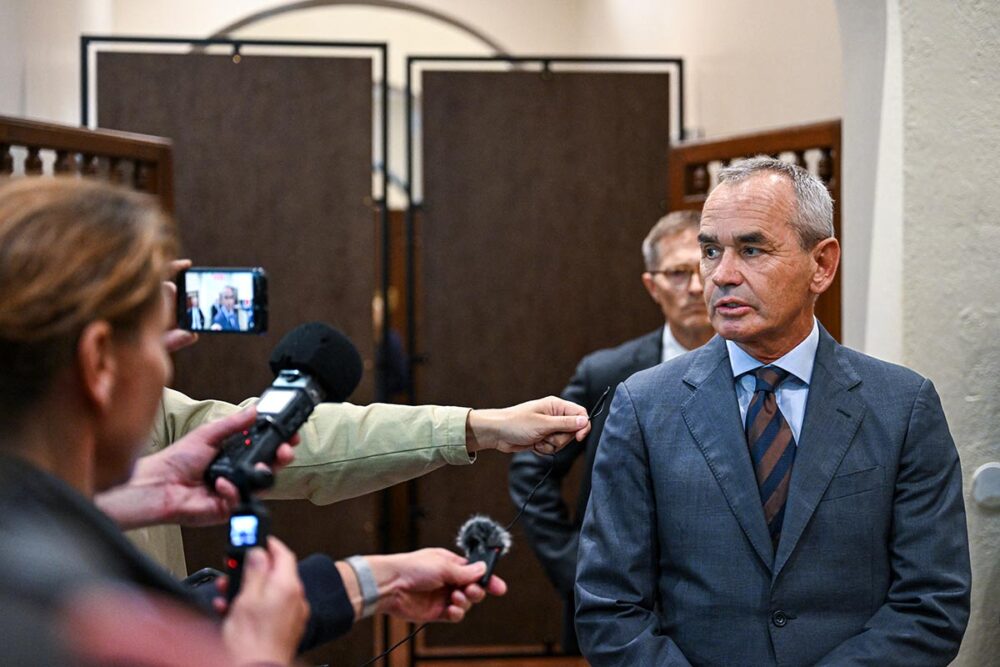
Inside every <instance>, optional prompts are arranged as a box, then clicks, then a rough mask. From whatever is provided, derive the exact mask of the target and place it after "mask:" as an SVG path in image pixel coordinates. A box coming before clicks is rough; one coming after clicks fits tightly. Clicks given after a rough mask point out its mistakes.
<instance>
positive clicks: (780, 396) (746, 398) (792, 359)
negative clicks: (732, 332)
mask: <svg viewBox="0 0 1000 667" xmlns="http://www.w3.org/2000/svg"><path fill="white" fill-rule="evenodd" d="M726 347H727V348H728V349H729V364H730V366H731V367H732V369H733V378H734V380H735V382H736V400H737V401H738V402H739V404H740V417H741V418H742V421H743V424H744V426H745V425H746V420H747V409H748V408H749V407H750V400H751V399H752V398H753V393H754V389H756V387H757V379H756V378H755V377H754V375H753V373H749V374H747V375H744V373H747V372H748V371H752V370H754V369H756V368H759V367H761V366H763V365H764V364H762V363H761V362H759V361H757V360H756V359H754V358H753V357H751V356H750V355H749V354H747V353H746V352H744V351H743V348H741V347H740V346H739V345H737V344H736V343H734V342H733V341H731V340H727V341H726ZM818 347H819V324H818V323H817V322H816V318H815V317H814V318H813V328H812V331H811V332H809V335H808V336H806V338H805V340H803V341H802V342H801V343H799V344H798V345H796V346H795V347H794V348H792V349H791V351H789V352H788V354H786V355H785V356H783V357H781V358H780V359H778V360H777V361H775V362H774V363H772V364H768V365H769V366H777V367H778V368H780V369H782V370H785V371H788V373H789V376H788V377H787V378H786V379H785V381H784V382H782V383H781V384H780V385H779V386H778V390H777V391H776V392H775V399H777V401H778V409H780V410H781V414H782V415H784V417H785V421H787V422H788V425H789V426H790V427H791V429H792V435H793V436H795V443H796V444H798V442H799V434H800V433H801V432H802V421H803V420H804V419H805V416H806V399H808V398H809V382H810V381H811V380H812V372H813V364H814V363H815V362H816V348H818ZM741 376H742V377H741Z"/></svg>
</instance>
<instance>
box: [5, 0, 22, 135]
mask: <svg viewBox="0 0 1000 667" xmlns="http://www.w3.org/2000/svg"><path fill="white" fill-rule="evenodd" d="M24 4H25V0H4V2H0V114H5V115H9V116H23V115H24V113H25V110H24V46H23V41H22V36H21V26H22V23H23V20H24V19H23V16H24Z"/></svg>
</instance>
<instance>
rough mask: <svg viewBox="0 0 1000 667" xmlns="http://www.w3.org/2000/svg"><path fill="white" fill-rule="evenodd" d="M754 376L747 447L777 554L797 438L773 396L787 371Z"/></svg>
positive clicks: (760, 372)
mask: <svg viewBox="0 0 1000 667" xmlns="http://www.w3.org/2000/svg"><path fill="white" fill-rule="evenodd" d="M753 373H754V376H756V378H757V387H756V389H755V390H754V394H753V398H752V399H751V400H750V406H749V408H747V422H746V434H747V446H748V447H749V448H750V459H751V460H752V461H753V469H754V473H756V475H757V487H758V488H759V489H760V502H761V503H762V504H763V506H764V518H765V519H766V520H767V529H768V532H770V534H771V545H772V546H773V547H774V549H775V550H777V548H778V540H779V539H780V538H781V523H782V521H784V518H785V500H786V499H787V498H788V482H789V480H790V479H791V477H792V462H793V461H794V460H795V438H794V437H793V436H792V429H791V427H790V426H789V425H788V422H787V421H785V417H784V415H782V414H781V410H779V409H778V401H777V399H776V398H775V395H774V392H775V390H777V388H778V385H780V384H781V383H782V382H783V381H784V380H785V378H787V377H788V371H785V370H782V369H780V368H777V367H775V366H762V367H760V368H758V369H757V370H755V371H754V372H753Z"/></svg>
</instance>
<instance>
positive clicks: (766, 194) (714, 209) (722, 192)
mask: <svg viewBox="0 0 1000 667" xmlns="http://www.w3.org/2000/svg"><path fill="white" fill-rule="evenodd" d="M795 204H796V199H795V190H794V189H793V187H792V184H791V183H790V182H789V181H788V179H787V178H785V177H784V176H782V175H780V174H775V173H767V172H764V173H761V174H755V175H753V176H750V177H749V178H747V179H745V180H742V181H739V182H737V183H721V184H719V185H718V186H716V187H715V189H714V190H712V193H711V194H710V195H709V196H708V199H707V200H706V201H705V207H704V209H703V210H702V214H701V232H703V233H704V232H710V233H711V232H712V231H713V230H716V229H717V228H720V227H722V226H724V227H726V228H732V227H736V228H740V229H741V230H743V229H746V230H750V229H752V230H755V231H772V232H779V231H781V230H784V229H787V228H789V227H790V225H791V221H792V216H793V215H794V214H795Z"/></svg>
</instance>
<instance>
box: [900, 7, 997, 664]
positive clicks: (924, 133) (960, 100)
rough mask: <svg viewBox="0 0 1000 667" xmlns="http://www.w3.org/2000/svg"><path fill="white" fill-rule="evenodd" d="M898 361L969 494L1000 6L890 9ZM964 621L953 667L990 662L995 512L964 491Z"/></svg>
mask: <svg viewBox="0 0 1000 667" xmlns="http://www.w3.org/2000/svg"><path fill="white" fill-rule="evenodd" d="M900 18H901V27H902V38H903V42H902V45H903V50H902V65H903V111H904V118H905V124H904V151H905V169H904V182H903V188H904V209H903V210H904V215H905V219H906V225H905V227H904V236H903V248H904V254H903V285H904V288H903V305H904V310H903V313H904V316H903V358H904V361H905V363H906V364H907V365H909V366H911V367H913V368H915V369H917V370H919V371H920V372H921V373H924V374H926V375H927V376H929V377H930V378H931V379H933V380H934V383H935V384H936V386H937V389H938V392H939V393H940V394H941V398H942V401H943V403H944V408H945V412H946V413H947V415H948V422H949V424H950V426H951V429H952V433H953V435H954V437H955V441H956V443H957V444H958V447H959V452H960V453H961V456H962V467H963V470H964V471H965V480H966V487H967V488H968V485H969V482H970V477H971V473H972V471H973V470H975V469H976V467H978V466H979V465H981V464H982V463H986V462H987V461H991V460H994V461H995V460H1000V343H998V338H1000V262H998V260H997V256H998V255H997V249H998V248H1000V180H998V179H997V178H996V176H995V170H994V169H993V168H992V165H993V164H995V163H996V160H997V156H998V155H1000V116H998V114H997V109H1000V74H998V68H997V64H998V63H1000V33H998V26H1000V4H998V3H994V2H976V1H972V0H968V1H964V0H963V1H961V2H939V1H938V0H907V1H906V2H902V3H900ZM966 503H967V509H968V516H969V535H970V543H971V547H972V566H973V603H972V621H971V623H970V625H969V630H968V633H967V634H966V640H965V643H964V644H963V648H962V653H961V654H960V659H959V661H958V664H961V665H969V666H970V667H971V666H973V665H975V666H977V667H978V666H979V665H996V664H998V660H1000V658H998V656H1000V630H998V626H997V623H998V619H1000V511H997V510H992V511H988V510H986V509H984V508H982V507H979V506H977V505H975V504H974V503H973V502H972V501H971V499H970V498H969V496H968V495H967V496H966Z"/></svg>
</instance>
